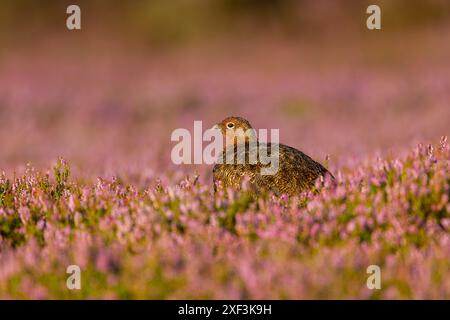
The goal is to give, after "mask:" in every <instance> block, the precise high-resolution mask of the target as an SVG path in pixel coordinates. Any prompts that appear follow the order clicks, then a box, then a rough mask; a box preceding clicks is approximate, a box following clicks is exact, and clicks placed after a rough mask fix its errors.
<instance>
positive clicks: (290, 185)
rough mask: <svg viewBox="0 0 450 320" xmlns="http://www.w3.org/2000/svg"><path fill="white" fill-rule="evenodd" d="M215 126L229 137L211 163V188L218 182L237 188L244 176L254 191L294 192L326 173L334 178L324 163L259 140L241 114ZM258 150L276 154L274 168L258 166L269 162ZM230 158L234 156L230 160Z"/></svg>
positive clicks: (311, 184) (215, 187)
mask: <svg viewBox="0 0 450 320" xmlns="http://www.w3.org/2000/svg"><path fill="white" fill-rule="evenodd" d="M214 127H215V128H216V129H220V130H221V132H222V135H223V136H231V137H232V138H231V139H227V140H226V141H227V142H226V144H225V146H226V148H224V150H223V152H222V155H221V159H220V160H222V161H218V163H217V164H216V165H215V166H214V169H213V180H214V190H217V187H218V185H219V184H221V185H222V187H223V188H234V189H240V188H241V186H242V183H243V181H244V179H247V180H248V183H249V189H250V190H251V191H252V192H253V193H255V194H261V193H266V192H273V193H274V194H277V195H281V194H288V195H291V196H293V195H299V194H300V193H301V192H304V191H308V190H311V189H312V188H313V187H314V184H315V181H316V180H317V179H318V178H319V177H324V178H325V177H327V176H328V177H329V179H331V180H334V177H333V175H332V174H331V173H330V172H329V171H328V170H327V169H325V167H323V166H322V165H321V164H320V163H318V162H316V161H314V160H313V159H311V158H310V157H309V156H307V155H306V154H304V153H303V152H301V151H299V150H297V149H294V148H292V147H289V146H286V145H283V144H274V143H260V142H259V141H258V140H257V139H256V138H255V135H254V131H253V129H252V126H251V125H250V123H249V122H248V121H247V120H245V119H243V118H240V117H228V118H226V119H224V120H223V121H222V122H220V123H219V124H217V125H215V126H214ZM252 132H253V133H252ZM243 135H244V136H243ZM252 142H253V143H252ZM274 150H276V151H274ZM252 152H255V154H256V153H257V157H256V158H255V157H252ZM261 152H265V154H266V155H269V156H276V159H277V161H278V162H277V168H276V171H273V172H269V174H267V172H266V173H265V174H263V172H262V171H261V170H262V169H264V168H266V169H267V168H268V167H269V164H267V163H268V162H267V160H265V161H261V158H260V156H261ZM274 152H276V154H275V153H274ZM229 159H234V160H233V161H232V162H230V161H229ZM238 159H241V161H240V162H239V160H238ZM251 159H254V160H253V161H251ZM255 159H256V161H255ZM266 159H267V158H266ZM274 159H275V158H274Z"/></svg>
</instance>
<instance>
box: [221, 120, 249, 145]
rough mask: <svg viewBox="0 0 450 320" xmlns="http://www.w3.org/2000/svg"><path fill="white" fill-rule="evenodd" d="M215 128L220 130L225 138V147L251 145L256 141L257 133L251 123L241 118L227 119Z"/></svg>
mask: <svg viewBox="0 0 450 320" xmlns="http://www.w3.org/2000/svg"><path fill="white" fill-rule="evenodd" d="M213 128H215V129H219V130H220V131H221V132H222V135H223V136H224V137H225V145H226V146H228V145H235V144H239V143H249V142H250V141H255V140H254V139H256V133H255V130H254V129H253V128H252V126H251V124H250V122H248V121H247V120H245V119H244V118H241V117H234V116H232V117H227V118H225V119H223V120H222V121H221V122H219V123H218V124H216V125H215V126H214V127H213Z"/></svg>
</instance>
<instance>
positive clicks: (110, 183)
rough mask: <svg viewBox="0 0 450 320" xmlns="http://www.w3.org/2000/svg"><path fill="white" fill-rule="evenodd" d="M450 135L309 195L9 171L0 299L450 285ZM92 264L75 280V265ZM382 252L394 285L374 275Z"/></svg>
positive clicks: (438, 290) (405, 293) (371, 163)
mask: <svg viewBox="0 0 450 320" xmlns="http://www.w3.org/2000/svg"><path fill="white" fill-rule="evenodd" d="M449 165H450V148H449V144H448V142H447V140H446V138H442V139H441V141H440V142H439V143H438V144H436V145H429V146H424V145H418V146H417V147H416V148H415V149H414V150H411V151H410V152H409V153H408V154H407V155H405V156H403V157H398V158H392V157H387V156H386V157H380V158H377V159H373V160H367V161H366V162H364V163H361V164H358V165H356V164H355V165H354V166H352V167H342V168H341V169H340V170H338V172H337V174H336V183H337V185H336V186H328V185H327V184H326V182H325V184H324V183H321V182H320V181H318V182H317V185H316V187H317V188H318V189H320V193H312V192H311V193H304V194H302V195H301V196H300V197H292V198H290V197H288V196H281V197H276V196H274V195H270V194H267V195H265V196H262V197H259V198H254V197H252V196H250V195H249V193H247V192H246V191H245V190H244V191H241V192H236V191H234V190H223V189H221V190H219V191H218V192H217V193H214V192H213V191H212V187H211V184H208V183H205V182H202V181H200V180H199V179H198V177H186V178H184V179H182V180H181V181H178V183H167V184H166V183H165V182H163V181H161V182H159V183H158V184H157V185H153V186H151V187H146V188H142V187H139V186H135V185H133V184H127V183H124V182H122V181H120V179H119V178H113V179H102V178H98V179H97V181H84V180H82V179H77V177H75V176H71V172H70V167H69V165H68V164H67V163H66V162H65V161H63V160H60V161H58V163H57V164H56V165H55V166H54V167H53V170H52V171H49V172H41V171H37V170H34V169H33V168H32V167H30V166H29V167H28V168H27V170H26V172H25V173H24V174H23V175H22V176H16V177H12V178H11V177H8V175H7V174H6V173H4V174H2V175H1V176H0V298H37V299H44V298H64V299H74V298H102V299H110V298H121V299H177V298H189V299H190V298H229V299H238V298H249V299H272V298H275V299H278V298H287V299H301V298H337V299H341V298H358V299H366V298H373V299H380V298H381V299H387V298H416V299H423V298H431V299H439V298H444V299H448V298H450V276H449V275H450V273H449V270H450V250H449V248H450V233H449V231H450V204H449V196H450V175H449ZM72 264H76V265H78V266H80V268H81V277H82V280H81V282H82V288H81V290H73V291H71V290H68V289H67V287H66V279H67V274H66V268H67V266H69V265H72ZM369 265H378V266H380V268H381V274H382V289H381V290H369V289H368V288H367V286H366V280H367V277H368V274H367V273H366V269H367V267H368V266H369Z"/></svg>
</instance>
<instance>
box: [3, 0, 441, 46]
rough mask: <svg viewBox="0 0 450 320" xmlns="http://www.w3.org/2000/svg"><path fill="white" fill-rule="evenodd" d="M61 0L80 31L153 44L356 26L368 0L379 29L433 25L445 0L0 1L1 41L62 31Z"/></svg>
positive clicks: (358, 27)
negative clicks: (377, 13) (76, 14)
mask: <svg viewBox="0 0 450 320" xmlns="http://www.w3.org/2000/svg"><path fill="white" fill-rule="evenodd" d="M69 4H78V5H79V6H80V7H81V9H82V28H83V30H85V33H86V32H88V31H89V32H93V31H96V32H97V33H98V32H99V33H107V34H114V37H116V39H117V40H118V41H119V40H125V39H126V40H127V41H130V40H134V41H137V42H139V43H142V44H145V45H151V46H155V47H158V46H160V47H167V46H173V45H180V44H186V43H189V42H198V41H214V40H216V39H218V38H219V39H226V38H232V39H233V40H236V39H242V40H243V41H245V40H246V39H248V37H252V38H254V37H265V36H273V35H275V36H277V37H278V36H279V37H283V38H288V39H289V38H292V37H294V38H295V37H298V36H303V37H311V38H314V39H317V37H320V36H323V35H328V36H333V34H336V32H337V29H338V30H339V32H340V33H342V32H343V31H352V32H353V33H355V32H358V31H360V32H362V31H365V30H364V29H365V28H364V27H365V9H366V8H367V6H368V5H369V4H378V5H380V6H381V7H382V19H383V20H382V26H383V28H384V29H385V30H391V31H399V32H405V31H410V30H411V29H417V28H427V27H431V28H433V27H434V26H436V25H439V24H441V23H445V22H447V21H449V20H450V1H448V0H368V1H366V0H341V1H327V0H214V1H212V0H170V1H163V0H134V1H121V0H77V1H73V0H70V1H66V0H64V1H61V0H40V1H36V0H14V1H2V2H1V4H0V37H1V40H2V43H3V44H5V42H6V41H13V42H24V43H26V42H28V41H34V40H39V39H40V38H42V37H43V36H44V35H43V34H42V33H45V35H46V36H49V35H51V34H58V33H61V32H66V31H67V30H66V29H65V19H66V17H67V16H66V14H65V9H66V8H67V6H68V5H69ZM356 17H359V18H356Z"/></svg>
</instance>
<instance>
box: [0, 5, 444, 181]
mask: <svg viewBox="0 0 450 320" xmlns="http://www.w3.org/2000/svg"><path fill="white" fill-rule="evenodd" d="M75 3H76V4H78V5H79V6H80V7H81V12H82V18H81V19H82V30H80V31H69V30H67V29H66V18H67V14H66V13H65V12H66V8H67V6H68V5H69V4H75ZM369 4H378V5H379V6H380V7H381V10H382V30H375V31H370V30H368V29H367V28H366V18H367V14H366V8H367V6H368V5H369ZM449 57H450V2H449V1H446V0H417V1H411V0H408V1H407V0H394V1H392V0H385V1H375V0H372V1H359V0H353V1H350V0H346V1H333V2H331V1H326V0H215V1H209V0H171V1H162V0H161V1H144V0H140V1H119V0H109V1H81V0H80V1H56V0H55V1H33V0H27V1H25V0H14V1H13V0H4V1H2V2H1V3H0V169H1V170H5V171H6V173H7V175H11V174H13V173H14V172H19V171H21V170H23V169H24V168H25V166H26V165H27V163H31V164H32V165H33V166H34V167H37V168H48V167H49V166H50V165H51V164H52V163H54V161H55V160H56V159H57V157H59V156H62V157H64V158H65V159H66V160H67V161H69V163H70V164H71V167H72V170H73V171H74V174H75V175H76V176H78V177H86V178H87V179H89V178H90V177H96V176H104V175H106V176H108V175H119V176H121V177H123V178H125V179H129V180H130V181H132V182H136V183H142V184H148V183H151V181H152V180H153V179H156V178H165V179H175V178H178V177H181V176H182V175H184V174H191V173H193V172H198V173H200V176H201V179H203V180H205V181H207V180H208V179H210V168H208V167H207V166H180V167H176V168H175V167H174V165H173V164H171V161H170V150H171V148H172V146H173V145H174V144H173V143H171V141H170V134H171V132H172V130H174V129H175V128H180V127H185V128H192V126H193V121H194V120H203V121H204V125H205V126H211V125H213V124H214V123H216V122H218V121H220V120H221V119H222V118H224V117H225V116H227V115H240V116H243V117H245V118H247V119H248V120H250V122H251V123H252V124H253V126H254V127H256V128H279V129H280V137H281V142H283V143H286V144H289V145H292V146H294V147H296V148H299V149H301V150H303V151H305V152H306V153H308V154H310V155H312V156H313V157H314V158H316V159H317V160H319V161H322V162H323V161H324V159H325V158H326V157H327V155H328V156H329V157H330V160H329V166H330V168H331V169H332V171H336V170H341V169H342V168H343V167H344V166H345V165H346V164H348V163H350V162H355V161H362V159H365V158H366V157H375V156H376V155H377V154H380V153H381V154H390V153H394V154H400V153H402V152H404V151H405V150H409V149H410V148H411V147H412V146H414V145H415V144H416V143H418V142H424V143H435V142H437V141H438V140H439V138H440V136H442V135H448V134H449V133H450V132H449V128H450V126H449V124H450V121H449V119H450V61H449ZM137 173H139V174H137Z"/></svg>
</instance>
